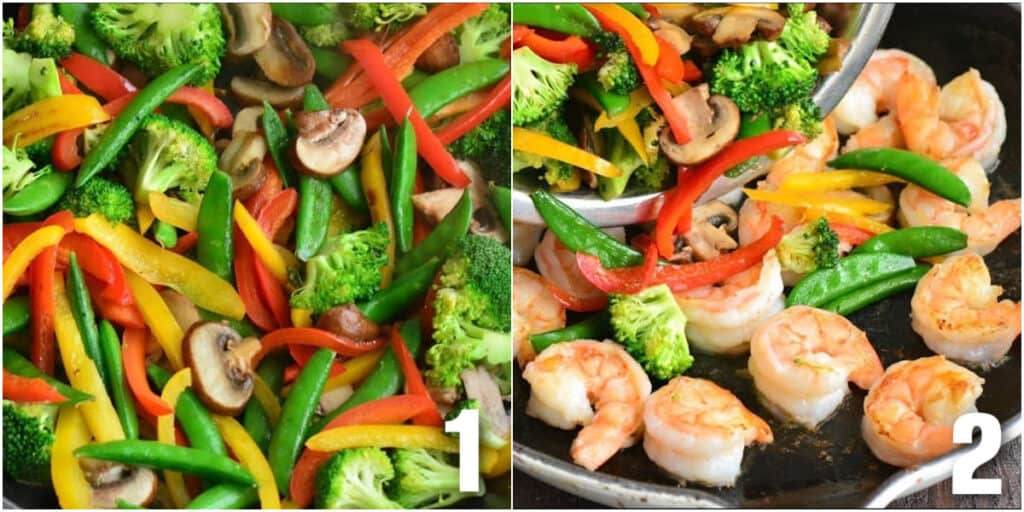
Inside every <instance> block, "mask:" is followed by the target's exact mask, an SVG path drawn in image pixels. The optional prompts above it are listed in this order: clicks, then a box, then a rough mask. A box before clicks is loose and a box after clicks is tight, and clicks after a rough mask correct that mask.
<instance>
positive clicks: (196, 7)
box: [92, 3, 225, 115]
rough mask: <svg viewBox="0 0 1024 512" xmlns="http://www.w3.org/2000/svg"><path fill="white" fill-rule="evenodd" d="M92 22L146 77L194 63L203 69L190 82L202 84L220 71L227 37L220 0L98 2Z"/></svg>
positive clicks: (97, 30) (114, 48)
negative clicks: (192, 0)
mask: <svg viewBox="0 0 1024 512" xmlns="http://www.w3.org/2000/svg"><path fill="white" fill-rule="evenodd" d="M92 25H93V28H94V29H95V30H96V33H97V34H99V36H100V37H101V38H102V39H103V40H104V41H106V42H107V44H108V45H110V47H111V48H113V50H114V53H116V54H117V56H118V57H120V58H122V59H125V60H127V61H128V62H131V63H133V64H135V65H136V66H138V67H139V69H141V70H142V72H143V73H145V74H146V76H150V77H154V76H157V75H161V74H163V73H167V72H168V71H170V70H172V69H174V68H176V67H178V66H182V65H185V64H192V65H197V66H198V67H199V69H198V70H197V73H196V74H195V75H193V76H191V77H189V79H188V82H189V83H190V84H192V85H202V84H204V83H206V82H208V81H210V80H213V79H214V78H216V76H217V74H218V73H219V72H220V59H221V57H223V56H224V50H225V42H224V33H223V29H222V27H221V16H220V10H219V9H218V8H217V5H216V4H178V3H163V4H153V3H141V4H113V3H112V4H98V5H97V6H96V8H95V9H94V10H93V11H92ZM122 115H123V114H122Z"/></svg>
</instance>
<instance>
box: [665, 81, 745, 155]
mask: <svg viewBox="0 0 1024 512" xmlns="http://www.w3.org/2000/svg"><path fill="white" fill-rule="evenodd" d="M704 98H706V100H707V101H706V103H702V100H703V99H704ZM672 101H674V102H677V103H678V104H680V106H682V107H683V108H685V110H686V111H687V112H688V113H690V120H689V123H688V124H689V126H688V128H689V129H690V136H691V139H690V141H689V142H687V143H686V144H678V143H676V141H675V138H674V137H673V135H672V131H671V129H670V127H668V126H666V127H664V128H662V130H661V135H660V136H659V137H658V143H659V145H660V146H661V150H662V152H664V153H665V157H666V158H668V159H669V160H670V161H672V162H673V163H675V164H679V165H692V164H699V163H701V162H703V161H705V160H707V159H708V158H711V157H712V156H714V155H715V154H716V153H718V152H719V151H721V150H722V148H724V147H725V146H726V145H727V144H729V143H730V142H732V140H733V139H735V138H736V135H737V134H738V133H739V131H740V110H739V108H737V107H736V104H735V103H733V102H732V100H730V99H729V98H726V97H725V96H717V95H716V96H711V97H710V98H707V84H703V85H701V86H699V87H695V88H693V89H689V90H687V91H686V92H684V93H683V94H680V95H679V96H676V97H675V98H674V99H673V100H672Z"/></svg>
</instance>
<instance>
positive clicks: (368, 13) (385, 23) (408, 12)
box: [338, 2, 427, 32]
mask: <svg viewBox="0 0 1024 512" xmlns="http://www.w3.org/2000/svg"><path fill="white" fill-rule="evenodd" d="M338 12H339V14H340V15H341V18H342V19H344V20H346V21H347V22H348V23H349V25H350V26H351V27H352V28H354V29H356V30H373V31H376V32H380V31H382V30H385V29H387V28H388V27H389V26H391V25H397V24H400V23H405V22H407V21H409V20H411V19H413V18H415V17H417V16H423V15H424V14H426V13H427V6H426V5H425V4H419V3H393V4H392V3H372V2H368V3H358V4H340V5H339V6H338Z"/></svg>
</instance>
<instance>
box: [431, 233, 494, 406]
mask: <svg viewBox="0 0 1024 512" xmlns="http://www.w3.org/2000/svg"><path fill="white" fill-rule="evenodd" d="M511 258H512V253H511V252H510V251H509V249H508V248H507V247H505V246H504V245H502V244H500V243H498V242H497V241H495V240H494V239H492V238H488V237H483V236H477V235H467V236H466V238H464V239H463V240H462V242H461V244H460V245H459V247H458V249H457V250H456V251H455V253H454V254H452V256H450V257H449V258H448V260H447V261H445V263H444V265H443V266H442V268H441V274H440V276H439V277H438V284H437V285H436V287H435V290H434V291H435V296H434V303H433V308H434V322H433V323H434V342H435V343H434V345H433V346H432V347H430V349H428V350H427V356H426V360H427V363H428V364H429V365H430V366H431V369H430V370H428V371H427V377H428V378H429V379H430V381H431V382H432V383H433V384H434V385H436V386H439V387H447V386H457V385H459V383H460V381H459V374H460V373H461V372H462V370H464V369H466V368H472V367H474V366H476V365H477V364H478V363H481V362H486V364H497V363H503V362H506V361H508V360H509V359H510V358H511V356H512V354H511V349H510V342H511V335H510V334H509V331H510V330H511V327H512V325H511V324H512V322H511V315H510V311H511V309H510V308H511V302H512V289H511V282H512V275H511Z"/></svg>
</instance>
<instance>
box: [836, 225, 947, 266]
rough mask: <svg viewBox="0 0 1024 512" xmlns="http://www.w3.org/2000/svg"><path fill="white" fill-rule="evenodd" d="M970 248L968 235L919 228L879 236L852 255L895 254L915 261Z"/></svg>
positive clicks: (944, 228) (930, 228) (944, 229)
mask: <svg viewBox="0 0 1024 512" xmlns="http://www.w3.org/2000/svg"><path fill="white" fill-rule="evenodd" d="M966 247H967V235H966V234H965V233H964V232H963V231H960V230H959V229H953V228H947V227H943V226H916V227H911V228H903V229H897V230H896V231H890V232H888V233H882V234H880V235H875V236H874V237H872V238H870V239H868V241H866V242H864V243H863V244H861V245H860V246H858V247H857V248H856V249H854V250H853V251H852V252H851V253H850V254H867V253H874V252H891V253H894V254H902V255H904V256H910V257H911V258H915V259H916V258H927V257H929V256H939V255H942V254H949V253H951V252H956V251H959V250H961V249H965V248H966Z"/></svg>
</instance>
